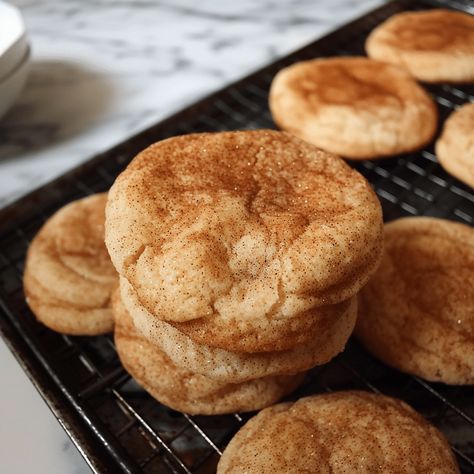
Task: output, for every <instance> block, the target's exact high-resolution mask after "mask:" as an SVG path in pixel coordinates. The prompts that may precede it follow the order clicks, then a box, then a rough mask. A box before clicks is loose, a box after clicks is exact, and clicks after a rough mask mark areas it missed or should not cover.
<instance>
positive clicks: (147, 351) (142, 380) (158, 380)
mask: <svg viewBox="0 0 474 474" xmlns="http://www.w3.org/2000/svg"><path fill="white" fill-rule="evenodd" d="M113 310H114V316H115V332H114V336H115V346H116V348H117V353H118V355H119V357H120V360H121V362H122V364H123V366H124V367H125V369H126V370H127V372H129V373H130V375H132V376H133V377H134V378H135V380H136V381H137V382H138V383H139V384H140V385H141V386H142V387H143V388H144V389H145V390H146V391H147V392H148V393H150V395H151V396H153V397H154V398H156V399H157V400H158V401H159V402H161V403H163V404H164V405H166V406H168V407H170V408H173V409H174V410H179V411H182V412H185V413H189V414H201V415H216V414H220V413H234V412H244V411H253V410H258V409H260V408H263V407H266V406H268V405H271V404H272V403H275V402H276V401H278V400H279V399H280V398H282V397H283V396H284V395H286V394H287V393H289V392H291V391H292V390H294V389H295V388H296V387H297V386H298V385H299V384H300V383H301V381H302V380H303V378H304V374H297V375H287V376H284V375H282V376H278V377H266V378H262V379H258V380H251V381H248V382H243V383H222V382H217V381H215V380H211V379H209V378H207V377H204V376H202V375H198V374H195V373H193V372H191V371H189V370H187V369H182V368H178V367H177V366H176V365H175V364H174V363H173V362H172V361H171V359H169V358H168V357H167V356H166V354H165V353H164V352H162V351H161V350H160V349H159V348H158V347H156V346H154V345H152V344H151V343H150V342H148V341H147V340H145V339H144V338H143V336H142V335H141V334H139V333H138V332H137V331H136V329H135V327H134V324H133V321H132V319H131V318H130V316H129V314H128V312H127V310H126V309H125V307H124V306H123V304H122V302H121V301H120V295H119V293H118V292H117V293H116V294H115V295H114V297H113Z"/></svg>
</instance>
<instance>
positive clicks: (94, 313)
mask: <svg viewBox="0 0 474 474" xmlns="http://www.w3.org/2000/svg"><path fill="white" fill-rule="evenodd" d="M106 200H107V195H106V194H105V193H104V194H96V195H93V196H89V197H86V198H84V199H80V200H78V201H74V202H72V203H70V204H68V205H67V206H65V207H63V208H62V209H60V210H59V211H58V212H56V214H54V215H53V216H52V217H51V218H50V219H49V220H48V221H47V222H46V223H45V224H44V225H43V227H42V228H41V229H40V231H39V232H38V234H37V235H36V236H35V238H34V239H33V241H32V242H31V245H30V247H29V249H28V254H27V258H26V264H25V273H24V291H25V295H26V297H27V303H28V305H29V306H30V308H31V310H32V311H33V313H35V315H36V317H37V318H38V319H39V320H40V321H41V322H42V323H43V324H45V325H46V326H48V327H50V328H51V329H54V330H56V331H58V332H62V333H65V334H75V335H95V334H102V333H106V332H109V331H111V330H112V328H113V315H112V310H111V308H110V295H111V292H112V290H113V288H114V287H115V286H116V285H117V283H118V279H117V273H116V271H115V269H114V267H113V265H112V262H111V261H110V257H109V255H108V252H107V249H106V247H105V244H104V220H105V203H106Z"/></svg>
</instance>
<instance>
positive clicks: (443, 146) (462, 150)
mask: <svg viewBox="0 0 474 474" xmlns="http://www.w3.org/2000/svg"><path fill="white" fill-rule="evenodd" d="M473 62H474V60H473ZM436 157H437V158H438V161H439V162H440V163H441V166H442V167H443V168H444V169H445V170H446V171H447V172H448V173H450V174H452V175H453V176H454V177H455V178H457V179H459V180H460V181H462V182H464V183H466V184H467V185H469V186H471V187H473V188H474V103H473V104H464V105H463V106H462V107H460V108H459V109H457V110H456V111H455V112H453V113H452V114H451V115H450V116H449V117H448V119H447V120H446V122H444V127H443V132H442V134H441V136H440V138H439V139H438V141H437V142H436Z"/></svg>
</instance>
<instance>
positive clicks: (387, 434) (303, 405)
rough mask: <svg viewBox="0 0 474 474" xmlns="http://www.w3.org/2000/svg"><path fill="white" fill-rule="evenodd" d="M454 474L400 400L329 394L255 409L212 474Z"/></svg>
mask: <svg viewBox="0 0 474 474" xmlns="http://www.w3.org/2000/svg"><path fill="white" fill-rule="evenodd" d="M244 472H245V473H246V474H273V473H276V472H278V473H280V474H285V473H296V472H301V473H303V472H304V473H310V472H321V473H323V472H324V473H326V472H327V473H329V472H330V473H333V474H343V473H344V474H345V473H353V474H366V473H382V472H385V473H388V472H390V473H391V474H406V473H408V472H412V473H415V472H416V473H420V474H421V473H425V474H428V473H440V474H441V473H443V474H455V473H458V472H459V468H458V466H457V463H456V460H455V458H454V455H453V453H452V452H451V449H450V447H449V445H448V443H447V441H446V439H445V438H444V436H443V435H442V434H441V433H440V432H439V431H438V430H437V429H436V428H435V427H434V426H432V425H430V424H429V423H428V422H427V421H426V420H425V419H424V418H422V417H421V416H420V415H419V414H418V413H416V412H415V411H414V410H413V409H412V408H411V407H409V406H408V405H406V404H405V403H403V402H402V401H400V400H396V399H394V398H389V397H386V396H383V395H377V394H373V393H368V392H356V391H350V392H335V393H331V394H324V395H316V396H312V397H307V398H302V399H300V400H298V401H297V402H295V403H281V404H278V405H274V406H272V407H269V408H266V409H264V410H262V411H261V412H260V413H259V414H258V415H256V416H255V417H254V418H252V419H251V420H250V421H248V422H247V424H245V425H244V426H243V428H241V429H240V430H239V431H238V433H237V434H236V435H235V436H234V438H233V439H232V440H231V442H230V443H229V444H228V446H227V448H226V449H225V451H224V453H223V455H222V457H221V459H220V461H219V465H218V467H217V473H218V474H237V473H239V474H240V473H244Z"/></svg>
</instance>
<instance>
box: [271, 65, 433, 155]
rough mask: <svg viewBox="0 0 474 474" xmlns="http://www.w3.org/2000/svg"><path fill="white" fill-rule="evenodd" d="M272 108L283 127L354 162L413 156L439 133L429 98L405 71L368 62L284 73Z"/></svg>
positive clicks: (273, 91) (275, 85) (295, 68)
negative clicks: (405, 154) (367, 159)
mask: <svg viewBox="0 0 474 474" xmlns="http://www.w3.org/2000/svg"><path fill="white" fill-rule="evenodd" d="M269 103H270V109H271V111H272V115H273V119H274V120H275V122H276V123H277V124H278V126H279V127H281V128H282V129H284V130H286V131H289V132H292V133H294V134H295V135H297V136H298V137H300V138H302V139H304V140H306V141H308V142H310V143H313V144H315V145H316V146H319V147H321V148H323V149H324V150H328V151H330V152H332V153H337V154H340V155H342V156H344V157H347V158H352V159H365V158H378V157H382V156H389V155H394V154H397V153H403V152H408V151H412V150H414V149H417V148H420V147H422V146H423V145H425V144H426V143H427V142H429V141H430V140H431V138H432V137H433V135H434V133H435V131H436V120H437V112H436V108H435V105H434V103H433V101H432V100H431V99H430V97H429V95H428V94H427V93H426V92H425V91H424V90H423V89H422V88H421V87H420V86H419V85H418V84H417V83H416V82H415V81H414V80H413V79H412V78H411V77H410V76H409V75H408V74H407V73H406V72H405V71H403V70H402V69H400V68H397V67H394V66H392V65H390V64H386V63H383V62H379V61H374V60H372V59H368V58H363V57H338V58H327V59H314V60H309V61H303V62H299V63H296V64H293V65H292V66H289V67H287V68H285V69H282V70H281V71H280V72H279V73H278V74H277V75H276V76H275V78H274V79H273V82H272V85H271V89H270V98H269Z"/></svg>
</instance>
